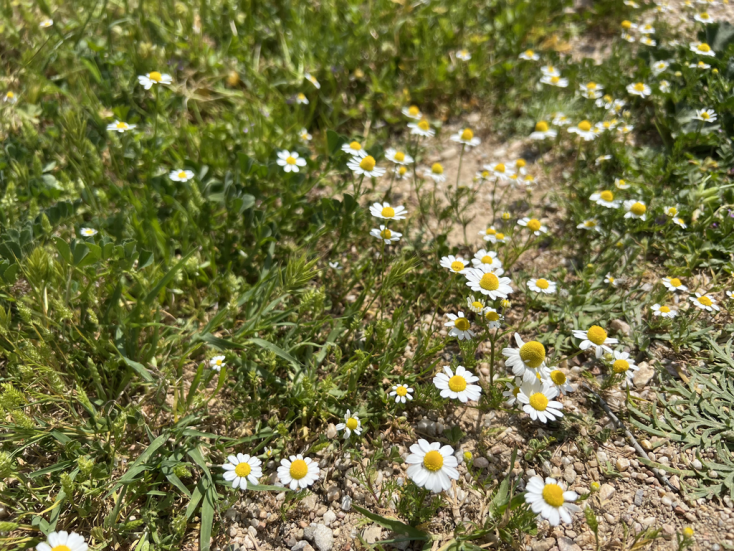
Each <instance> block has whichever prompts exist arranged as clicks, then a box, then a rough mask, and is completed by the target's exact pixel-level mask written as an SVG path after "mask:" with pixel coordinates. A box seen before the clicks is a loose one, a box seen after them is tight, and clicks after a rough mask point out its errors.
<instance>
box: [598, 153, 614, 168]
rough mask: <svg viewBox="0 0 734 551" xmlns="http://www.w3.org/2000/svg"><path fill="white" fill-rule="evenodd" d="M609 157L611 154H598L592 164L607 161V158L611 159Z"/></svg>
mask: <svg viewBox="0 0 734 551" xmlns="http://www.w3.org/2000/svg"><path fill="white" fill-rule="evenodd" d="M611 158H612V156H611V155H599V156H598V157H597V158H596V160H595V161H594V164H595V165H596V166H599V165H600V164H602V163H604V162H606V161H608V160H609V159H611Z"/></svg>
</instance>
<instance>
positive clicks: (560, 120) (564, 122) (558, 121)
mask: <svg viewBox="0 0 734 551" xmlns="http://www.w3.org/2000/svg"><path fill="white" fill-rule="evenodd" d="M551 122H553V124H554V125H556V126H568V125H569V124H571V120H570V119H569V118H568V117H567V116H566V115H564V114H563V113H556V114H555V115H553V121H551Z"/></svg>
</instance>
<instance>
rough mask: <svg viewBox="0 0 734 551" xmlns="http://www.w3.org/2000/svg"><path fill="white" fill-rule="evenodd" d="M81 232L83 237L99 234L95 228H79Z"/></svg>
mask: <svg viewBox="0 0 734 551" xmlns="http://www.w3.org/2000/svg"><path fill="white" fill-rule="evenodd" d="M79 233H80V234H82V237H94V236H95V235H97V230H95V229H94V228H82V229H81V230H79Z"/></svg>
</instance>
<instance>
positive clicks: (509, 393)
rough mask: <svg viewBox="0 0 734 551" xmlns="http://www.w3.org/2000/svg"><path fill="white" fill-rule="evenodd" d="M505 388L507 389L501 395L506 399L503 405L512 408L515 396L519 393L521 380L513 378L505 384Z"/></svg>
mask: <svg viewBox="0 0 734 551" xmlns="http://www.w3.org/2000/svg"><path fill="white" fill-rule="evenodd" d="M505 386H506V387H507V390H505V391H504V392H503V393H502V396H504V397H505V398H507V400H505V404H507V405H508V406H514V405H515V403H516V402H517V395H518V394H519V393H520V386H522V378H521V377H515V380H514V381H512V382H507V383H505Z"/></svg>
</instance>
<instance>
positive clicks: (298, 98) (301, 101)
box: [296, 92, 308, 105]
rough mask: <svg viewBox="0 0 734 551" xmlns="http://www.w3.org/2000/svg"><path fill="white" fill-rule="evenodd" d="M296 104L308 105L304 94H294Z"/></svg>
mask: <svg viewBox="0 0 734 551" xmlns="http://www.w3.org/2000/svg"><path fill="white" fill-rule="evenodd" d="M296 103H297V104H299V105H308V98H307V97H306V94H304V93H302V92H299V93H298V94H296Z"/></svg>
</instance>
